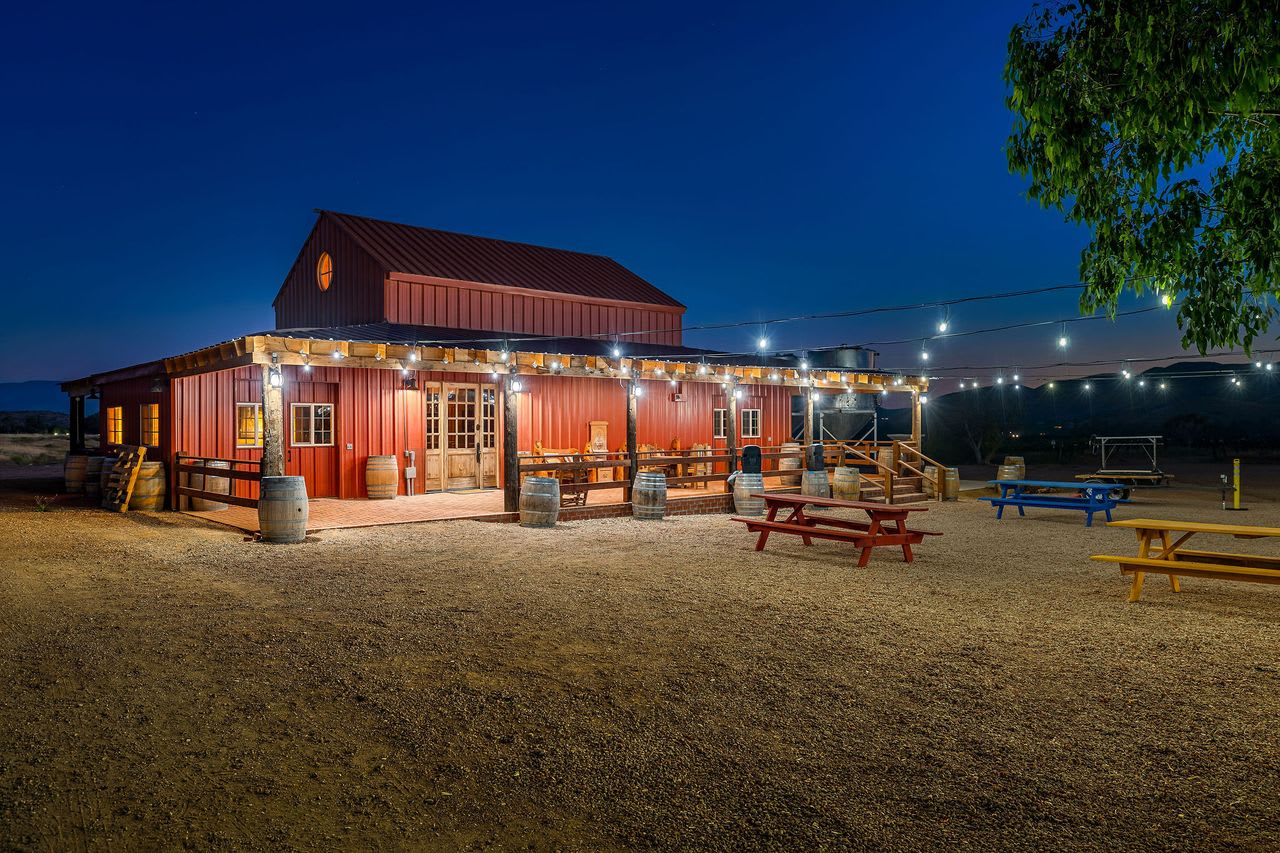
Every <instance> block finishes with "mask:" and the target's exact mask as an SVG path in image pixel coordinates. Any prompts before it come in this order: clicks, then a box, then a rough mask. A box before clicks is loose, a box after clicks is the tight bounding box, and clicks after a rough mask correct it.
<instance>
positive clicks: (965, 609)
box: [0, 480, 1280, 850]
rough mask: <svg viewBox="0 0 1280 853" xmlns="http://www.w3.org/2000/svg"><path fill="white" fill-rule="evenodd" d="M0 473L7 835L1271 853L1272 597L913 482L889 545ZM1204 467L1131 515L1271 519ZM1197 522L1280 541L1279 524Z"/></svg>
mask: <svg viewBox="0 0 1280 853" xmlns="http://www.w3.org/2000/svg"><path fill="white" fill-rule="evenodd" d="M39 488H40V487H39V485H38V484H37V485H33V484H31V483H29V482H23V481H20V480H7V481H4V482H2V483H0V550H2V551H3V556H0V684H3V685H4V688H3V689H2V690H0V847H3V848H9V849H31V850H50V849H57V850H64V849H105V848H129V849H138V848H158V847H164V848H172V847H178V846H185V847H192V848H200V849H271V850H279V849H291V848H326V849H333V848H362V849H374V848H435V849H483V848H499V849H511V848H522V849H568V850H599V849H620V848H683V849H716V850H720V849H779V850H782V849H811V848H819V849H821V848H828V849H847V848H854V849H868V848H881V849H896V850H908V849H911V850H920V849H934V848H951V849H955V848H971V849H1013V848H1017V849H1031V848H1040V849H1044V848H1054V849H1062V848H1071V849H1095V850H1103V849H1106V850H1111V849H1116V848H1128V849H1209V848H1219V849H1253V850H1275V849H1277V847H1280V796H1277V792H1278V791H1280V588H1277V587H1270V586H1264V585H1256V584H1242V583H1227V582H1218V581H1207V580H1193V579H1190V580H1186V581H1184V583H1183V589H1184V592H1183V593H1182V594H1181V595H1174V594H1172V593H1171V592H1170V590H1169V588H1168V584H1167V582H1163V581H1162V580H1161V579H1158V578H1151V579H1149V580H1148V583H1147V590H1146V592H1145V593H1144V598H1143V601H1142V602H1140V603H1138V604H1133V605H1130V604H1126V603H1125V593H1126V591H1127V588H1128V582H1127V581H1126V580H1125V579H1123V578H1122V577H1121V576H1120V574H1119V572H1118V571H1117V570H1116V569H1115V568H1114V567H1112V566H1104V565H1100V564H1097V563H1093V562H1090V561H1089V560H1088V559H1087V557H1088V555H1089V554H1091V553H1100V552H1110V553H1129V552H1132V551H1133V550H1134V548H1135V543H1134V538H1133V535H1132V533H1130V532H1128V531H1124V530H1119V529H1107V528H1106V527H1103V526H1098V527H1095V528H1093V529H1091V530H1086V529H1085V528H1084V527H1083V525H1082V517H1081V516H1080V515H1077V514H1075V513H1070V514H1068V513H1062V512H1052V511H1048V510H1039V511H1036V510H1029V511H1028V513H1029V514H1028V517H1026V518H1017V517H1016V516H1015V517H1010V518H1006V519H1005V520H1004V521H1001V522H999V523H997V522H995V521H994V520H993V513H992V511H991V510H990V509H989V508H988V507H987V506H986V505H985V504H978V503H975V502H973V501H965V502H961V503H957V504H944V505H938V504H930V505H929V507H930V508H929V511H928V513H927V514H925V518H924V519H922V520H921V521H920V522H919V524H918V526H920V527H927V528H929V529H935V530H940V531H942V532H943V533H944V535H943V536H942V537H938V538H933V539H930V540H928V541H927V542H926V543H925V544H924V545H922V546H920V547H918V548H917V559H916V562H915V563H914V564H912V565H906V564H903V563H902V562H900V560H899V558H898V557H897V556H895V555H894V554H892V553H890V552H887V551H886V552H884V553H881V554H878V555H877V556H876V557H874V558H873V560H872V562H871V565H870V567H869V568H867V569H864V570H859V569H856V568H853V567H852V560H851V554H850V552H849V551H847V550H845V548H843V547H842V546H840V545H837V544H833V543H816V544H815V545H814V546H813V547H811V548H804V547H803V546H802V545H800V544H799V543H798V542H790V541H779V542H777V543H776V544H775V543H773V542H771V543H770V546H769V549H768V550H767V551H765V552H764V553H756V552H754V551H753V550H752V548H751V545H752V540H753V537H751V536H749V535H748V534H747V533H746V532H745V531H744V530H743V529H742V528H741V527H740V526H739V525H736V524H733V523H731V522H730V521H729V520H728V519H727V517H725V516H706V517H686V518H679V519H674V520H667V521H663V522H650V523H643V522H634V521H632V520H630V519H621V520H610V521H587V522H577V523H573V524H567V525H563V526H561V527H559V528H557V529H554V530H525V529H522V528H519V527H516V526H511V525H505V526H497V525H491V524H482V523H478V522H465V521H463V522H444V523H434V524H421V525H403V526H398V527H387V528H366V529H360V530H350V531H329V532H325V533H323V534H320V535H317V536H315V537H314V539H313V540H312V541H308V542H307V543H305V544H303V545H299V546H274V547H273V546H269V545H262V544H253V543H247V542H245V541H243V540H242V538H241V537H240V536H239V535H237V534H235V533H234V532H231V531H229V530H228V529H226V528H222V527H218V526H214V525H208V524H205V523H203V522H200V521H198V520H193V519H190V518H186V517H182V516H178V515H175V514H155V515H152V514H136V513H129V514H126V515H110V514H107V513H104V512H100V511H95V510H89V509H77V508H73V507H71V506H70V505H62V506H58V507H56V508H55V509H54V510H53V511H51V512H46V513H40V512H35V511H33V510H32V509H31V502H30V499H29V496H28V495H27V492H29V491H31V490H33V489H35V490H38V489H39ZM1215 498H1216V496H1215V495H1213V494H1211V493H1208V492H1205V491H1197V490H1181V491H1179V490H1172V491H1164V492H1158V493H1157V492H1148V493H1144V494H1143V496H1141V497H1140V498H1139V502H1138V503H1135V504H1134V505H1131V506H1128V507H1125V508H1124V509H1123V510H1122V511H1121V512H1120V515H1121V516H1127V517H1137V516H1139V515H1149V516H1150V515H1155V516H1172V517H1177V518H1202V519H1208V520H1223V519H1226V518H1230V520H1232V521H1244V522H1248V523H1253V524H1272V525H1280V505H1277V504H1276V503H1274V501H1271V500H1267V501H1261V500H1260V501H1259V502H1258V504H1257V505H1256V506H1254V507H1252V508H1251V509H1250V511H1249V512H1248V513H1246V514H1243V515H1229V514H1225V513H1222V512H1221V511H1220V510H1219V509H1218V508H1217V504H1216V503H1215ZM1211 546H1212V547H1215V548H1223V549H1228V550H1231V549H1239V550H1248V551H1256V552H1259V553H1267V554H1280V542H1269V541H1265V540H1264V541H1257V542H1245V543H1235V542H1233V541H1231V540H1226V541H1221V542H1220V541H1214V542H1212V545H1211Z"/></svg>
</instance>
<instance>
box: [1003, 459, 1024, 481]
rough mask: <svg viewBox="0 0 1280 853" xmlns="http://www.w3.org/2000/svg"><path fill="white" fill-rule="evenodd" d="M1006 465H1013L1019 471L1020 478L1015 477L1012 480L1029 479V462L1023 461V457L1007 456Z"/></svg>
mask: <svg viewBox="0 0 1280 853" xmlns="http://www.w3.org/2000/svg"><path fill="white" fill-rule="evenodd" d="M1004 464H1005V465H1012V466H1013V467H1015V468H1017V469H1018V476H1016V477H1013V478H1012V479H1014V480H1025V479H1027V460H1025V459H1023V458H1022V457H1021V456H1006V457H1005V458H1004Z"/></svg>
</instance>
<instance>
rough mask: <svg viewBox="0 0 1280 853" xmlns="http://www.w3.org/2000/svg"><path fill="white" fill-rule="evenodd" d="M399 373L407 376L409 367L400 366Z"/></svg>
mask: <svg viewBox="0 0 1280 853" xmlns="http://www.w3.org/2000/svg"><path fill="white" fill-rule="evenodd" d="M400 375H401V376H408V375H409V368H407V367H402V368H400Z"/></svg>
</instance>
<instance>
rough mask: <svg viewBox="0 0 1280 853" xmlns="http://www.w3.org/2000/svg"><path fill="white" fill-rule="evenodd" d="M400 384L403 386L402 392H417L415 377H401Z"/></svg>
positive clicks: (416, 379)
mask: <svg viewBox="0 0 1280 853" xmlns="http://www.w3.org/2000/svg"><path fill="white" fill-rule="evenodd" d="M400 384H401V385H403V386H404V390H406V391H417V390H418V377H417V376H412V375H410V376H404V377H402V378H401V380H400Z"/></svg>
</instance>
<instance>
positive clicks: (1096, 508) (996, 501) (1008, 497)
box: [978, 480, 1124, 527]
mask: <svg viewBox="0 0 1280 853" xmlns="http://www.w3.org/2000/svg"><path fill="white" fill-rule="evenodd" d="M989 482H990V483H991V485H994V486H998V487H999V488H1000V497H996V498H991V497H987V498H979V499H978V500H982V501H987V502H988V503H990V504H991V505H992V506H993V507H995V508H996V519H997V520H999V519H1001V518H1004V508H1005V507H1007V506H1016V507H1017V508H1018V515H1022V516H1025V515H1026V514H1027V513H1026V507H1029V506H1030V507H1039V508H1041V509H1071V510H1078V511H1081V512H1083V513H1084V514H1085V517H1084V526H1085V527H1092V526H1093V514H1094V513H1096V512H1101V513H1103V514H1105V515H1106V517H1107V521H1110V520H1111V510H1113V509H1115V508H1116V507H1117V506H1119V505H1120V504H1121V503H1124V501H1121V500H1120V499H1118V498H1113V497H1111V495H1110V491H1111V486H1109V485H1106V484H1101V483H1100V484H1096V485H1090V484H1088V483H1063V482H1056V481H1053V480H991V481H989ZM1033 489H1034V490H1036V491H1030V490H1033ZM1045 490H1049V491H1050V493H1049V494H1046V493H1045ZM1052 490H1058V491H1063V490H1066V491H1070V492H1071V493H1072V494H1065V495H1064V494H1052Z"/></svg>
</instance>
